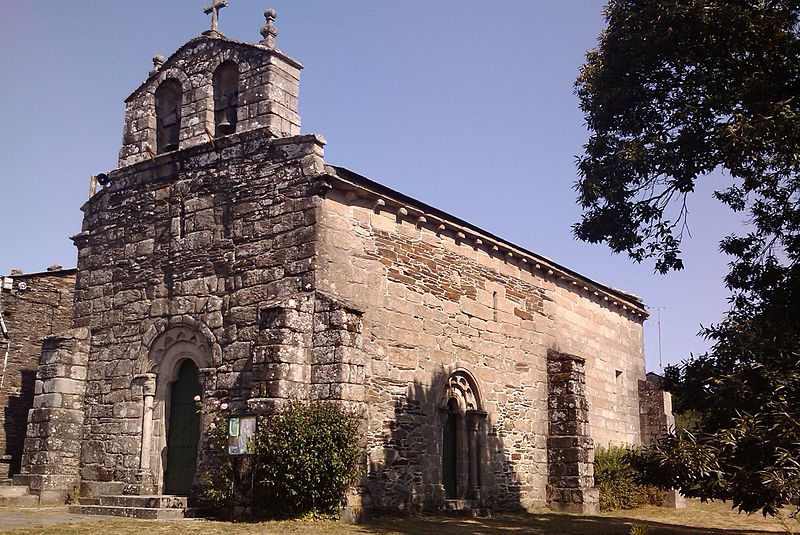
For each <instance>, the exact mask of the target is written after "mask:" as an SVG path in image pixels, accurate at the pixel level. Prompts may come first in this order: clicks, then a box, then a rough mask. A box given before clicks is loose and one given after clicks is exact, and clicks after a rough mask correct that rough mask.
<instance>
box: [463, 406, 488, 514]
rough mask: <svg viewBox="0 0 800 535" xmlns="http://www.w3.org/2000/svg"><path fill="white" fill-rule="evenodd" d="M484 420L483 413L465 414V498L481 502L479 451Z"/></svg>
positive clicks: (471, 412)
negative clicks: (467, 481) (466, 478)
mask: <svg viewBox="0 0 800 535" xmlns="http://www.w3.org/2000/svg"><path fill="white" fill-rule="evenodd" d="M485 418H486V412H484V411H477V410H475V411H469V412H467V438H468V442H469V490H468V492H467V498H469V499H471V500H476V501H480V500H481V484H480V477H481V475H480V464H479V463H480V449H481V435H480V429H481V421H482V420H483V419H485Z"/></svg>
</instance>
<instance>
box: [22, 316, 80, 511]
mask: <svg viewBox="0 0 800 535" xmlns="http://www.w3.org/2000/svg"><path fill="white" fill-rule="evenodd" d="M88 356H89V329H87V328H85V327H82V328H78V329H71V330H67V331H64V332H62V333H59V334H57V335H53V336H49V337H47V338H45V339H44V341H43V344H42V356H41V360H40V362H39V370H38V372H37V373H36V387H35V397H34V399H33V408H32V409H31V411H30V413H29V416H28V428H27V435H26V437H25V454H24V456H23V459H22V473H21V474H20V475H17V476H14V481H15V483H24V484H26V485H27V486H28V488H29V490H30V491H31V492H33V493H34V494H38V495H39V500H40V503H42V504H46V503H56V504H63V503H64V501H65V500H66V498H67V496H68V494H70V493H74V492H76V491H77V490H78V488H79V484H80V471H79V469H80V467H79V464H80V458H81V455H80V454H81V439H82V438H83V437H82V435H83V420H84V406H85V405H84V394H85V390H86V363H87V360H88Z"/></svg>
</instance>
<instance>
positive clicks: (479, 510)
mask: <svg viewBox="0 0 800 535" xmlns="http://www.w3.org/2000/svg"><path fill="white" fill-rule="evenodd" d="M444 514H446V515H448V516H458V517H472V518H488V517H491V516H492V513H491V511H490V510H489V509H488V508H487V507H481V506H480V505H479V503H478V501H477V500H445V502H444Z"/></svg>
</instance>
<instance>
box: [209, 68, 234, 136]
mask: <svg viewBox="0 0 800 535" xmlns="http://www.w3.org/2000/svg"><path fill="white" fill-rule="evenodd" d="M238 105H239V67H238V66H237V65H236V63H234V62H232V61H226V62H224V63H222V64H221V65H220V66H219V67H217V70H215V71H214V135H215V136H217V137H219V136H226V135H228V134H233V133H234V132H236V121H237V112H236V110H237V108H238Z"/></svg>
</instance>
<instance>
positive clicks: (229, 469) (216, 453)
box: [197, 400, 233, 509]
mask: <svg viewBox="0 0 800 535" xmlns="http://www.w3.org/2000/svg"><path fill="white" fill-rule="evenodd" d="M197 405H198V412H201V413H210V414H211V423H210V425H209V427H208V428H207V429H206V432H205V434H204V436H203V440H204V446H203V447H204V449H205V451H206V459H205V463H206V466H205V467H204V468H205V471H204V472H203V475H202V477H201V479H202V480H203V486H202V493H201V495H200V496H199V498H200V502H201V503H202V504H203V505H204V506H210V507H212V508H216V509H223V508H226V507H228V506H230V505H232V504H233V460H232V459H231V456H230V455H228V452H227V449H228V418H229V417H230V411H229V410H228V405H227V403H223V404H220V402H219V401H218V400H214V401H213V403H212V405H211V407H210V408H207V407H204V406H203V404H202V402H199V401H198V402H197ZM223 407H224V408H223Z"/></svg>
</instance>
